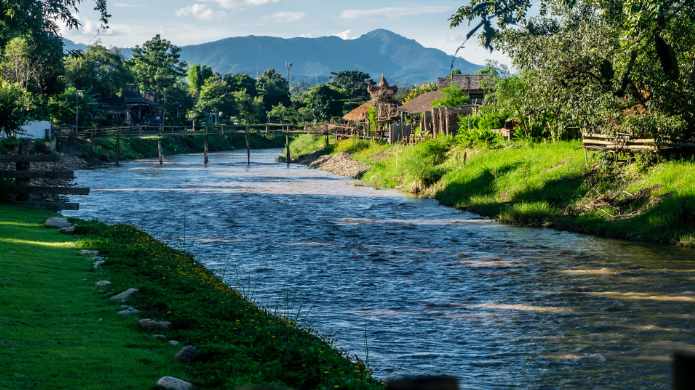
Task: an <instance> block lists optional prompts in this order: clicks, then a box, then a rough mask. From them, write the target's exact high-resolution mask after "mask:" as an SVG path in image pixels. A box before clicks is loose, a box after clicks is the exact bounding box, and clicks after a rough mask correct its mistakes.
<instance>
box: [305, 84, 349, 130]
mask: <svg viewBox="0 0 695 390" xmlns="http://www.w3.org/2000/svg"><path fill="white" fill-rule="evenodd" d="M341 99H342V94H341V93H340V91H338V90H336V89H335V88H334V87H333V86H331V85H330V84H323V85H319V86H317V87H314V88H312V89H310V90H309V91H308V92H307V93H306V96H305V99H304V102H305V105H306V108H307V109H308V110H309V112H311V115H312V116H313V118H314V120H316V121H327V120H329V119H331V118H333V117H336V116H340V115H341V114H342V107H343V105H342V102H341Z"/></svg>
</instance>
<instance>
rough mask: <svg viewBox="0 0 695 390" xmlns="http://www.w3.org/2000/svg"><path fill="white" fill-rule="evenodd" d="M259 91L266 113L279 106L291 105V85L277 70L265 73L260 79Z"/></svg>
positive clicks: (258, 83)
mask: <svg viewBox="0 0 695 390" xmlns="http://www.w3.org/2000/svg"><path fill="white" fill-rule="evenodd" d="M257 89H258V94H259V96H261V98H262V99H263V107H264V109H265V111H266V112H267V111H270V110H272V109H273V107H274V106H276V105H278V104H283V105H285V106H288V105H289V104H290V85H289V83H288V82H287V79H285V78H284V77H282V75H281V74H280V73H278V72H277V71H276V70H275V69H270V70H266V71H265V72H263V74H262V75H261V76H260V77H259V78H258V82H257ZM247 93H248V91H247Z"/></svg>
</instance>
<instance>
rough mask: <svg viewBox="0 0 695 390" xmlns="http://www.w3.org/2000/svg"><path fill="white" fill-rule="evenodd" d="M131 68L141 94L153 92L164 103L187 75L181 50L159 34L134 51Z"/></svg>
mask: <svg viewBox="0 0 695 390" xmlns="http://www.w3.org/2000/svg"><path fill="white" fill-rule="evenodd" d="M130 67H131V70H132V71H133V74H134V76H135V80H136V81H137V83H138V86H139V88H140V91H141V92H143V93H144V92H152V93H154V96H155V101H157V102H163V101H164V98H165V97H166V96H167V92H168V91H169V90H170V89H172V88H174V87H175V86H176V84H177V82H178V81H179V80H180V79H181V77H183V75H185V74H186V63H185V62H184V61H182V60H181V49H180V48H179V47H177V46H174V45H173V44H172V43H171V42H169V41H168V40H166V39H162V37H161V36H160V35H159V34H157V35H155V36H154V38H152V39H150V40H149V41H147V42H145V43H144V44H143V45H142V47H141V46H136V47H135V49H133V58H132V60H131V61H130Z"/></svg>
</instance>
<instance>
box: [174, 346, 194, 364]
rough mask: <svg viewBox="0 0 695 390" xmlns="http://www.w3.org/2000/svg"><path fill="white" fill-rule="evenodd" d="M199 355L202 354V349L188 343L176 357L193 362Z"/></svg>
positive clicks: (184, 361) (186, 361) (185, 361)
mask: <svg viewBox="0 0 695 390" xmlns="http://www.w3.org/2000/svg"><path fill="white" fill-rule="evenodd" d="M198 356H200V351H198V348H196V347H194V346H192V345H186V346H185V347H183V348H181V350H180V351H179V352H177V353H176V356H175V357H174V358H175V359H176V360H178V361H180V362H183V363H191V362H194V361H195V360H196V359H197V358H198Z"/></svg>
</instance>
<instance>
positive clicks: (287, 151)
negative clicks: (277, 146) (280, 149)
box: [285, 130, 292, 167]
mask: <svg viewBox="0 0 695 390" xmlns="http://www.w3.org/2000/svg"><path fill="white" fill-rule="evenodd" d="M285 159H286V160H287V166H288V167H289V166H290V162H291V161H292V156H291V155H290V134H289V133H288V132H287V130H285Z"/></svg>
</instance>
